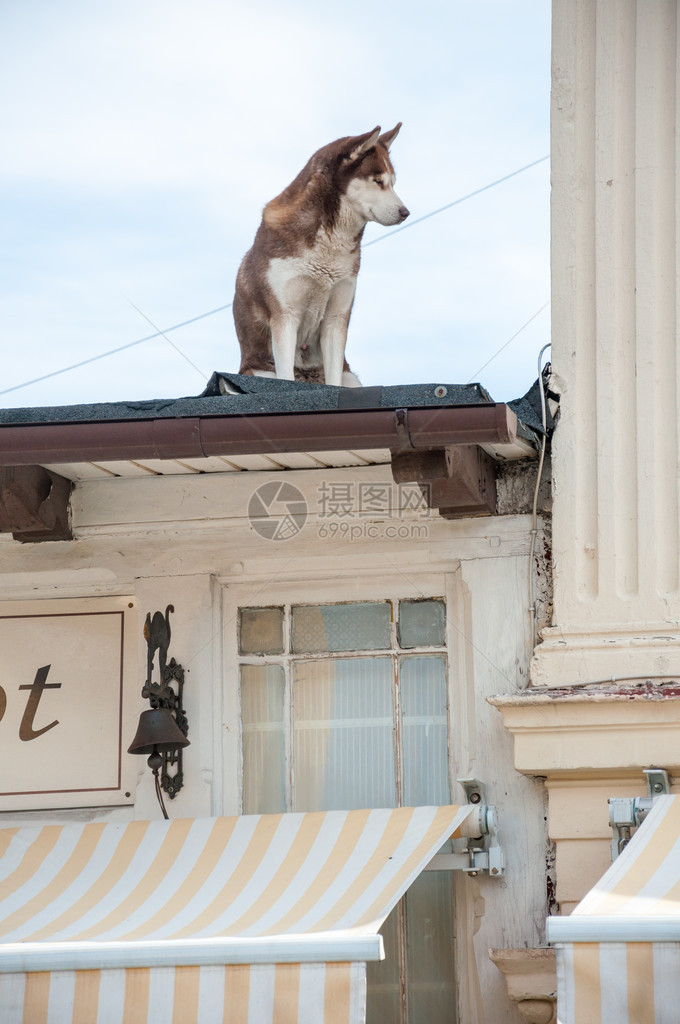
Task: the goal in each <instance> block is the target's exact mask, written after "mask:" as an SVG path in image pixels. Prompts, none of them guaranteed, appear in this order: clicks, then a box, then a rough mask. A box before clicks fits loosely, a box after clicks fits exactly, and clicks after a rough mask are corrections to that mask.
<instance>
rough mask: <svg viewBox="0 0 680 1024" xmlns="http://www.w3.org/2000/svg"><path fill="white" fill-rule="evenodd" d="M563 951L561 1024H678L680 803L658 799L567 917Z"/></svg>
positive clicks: (551, 929) (557, 927)
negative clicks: (616, 856)
mask: <svg viewBox="0 0 680 1024" xmlns="http://www.w3.org/2000/svg"><path fill="white" fill-rule="evenodd" d="M548 939H549V941H550V942H552V943H554V944H555V946H556V948H557V981H558V989H557V1008H558V1024H677V1022H678V1021H680V797H676V796H660V797H657V798H656V800H655V801H654V805H653V807H652V810H651V811H650V813H649V815H648V817H647V819H646V820H645V821H644V822H643V824H642V825H641V826H640V828H639V829H638V830H637V833H636V834H635V836H634V837H633V839H632V840H631V841H630V843H629V844H628V845H627V846H626V848H625V849H624V851H623V853H622V854H621V856H620V857H618V858H617V859H616V861H614V863H613V864H612V866H611V868H609V870H608V871H607V872H606V873H605V874H604V875H603V877H602V878H601V879H600V881H599V882H598V884H597V885H596V886H595V887H594V888H593V889H592V890H591V891H590V892H589V893H588V895H587V896H586V897H585V898H584V899H583V900H582V901H581V902H580V903H579V904H578V906H577V907H576V908H575V910H574V912H573V913H572V914H571V915H569V916H568V917H551V918H548Z"/></svg>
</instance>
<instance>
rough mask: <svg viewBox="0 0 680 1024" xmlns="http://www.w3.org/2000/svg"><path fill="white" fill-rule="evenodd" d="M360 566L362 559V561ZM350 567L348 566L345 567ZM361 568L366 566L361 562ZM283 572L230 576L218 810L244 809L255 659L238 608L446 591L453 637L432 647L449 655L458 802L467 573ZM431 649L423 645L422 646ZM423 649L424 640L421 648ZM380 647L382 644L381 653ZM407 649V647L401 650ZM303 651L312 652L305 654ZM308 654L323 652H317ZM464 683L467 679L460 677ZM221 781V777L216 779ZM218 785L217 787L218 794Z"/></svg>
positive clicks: (453, 785)
mask: <svg viewBox="0 0 680 1024" xmlns="http://www.w3.org/2000/svg"><path fill="white" fill-rule="evenodd" d="M357 568H358V569H359V567H357ZM345 571H347V570H345ZM359 571H360V570H359ZM282 576H283V573H282V572H281V573H280V574H279V575H277V577H276V578H275V579H273V580H270V581H267V580H257V579H253V580H251V581H248V582H240V581H239V583H238V584H228V585H226V586H225V587H224V592H223V614H222V622H223V647H224V674H223V678H224V687H223V693H222V707H221V709H220V710H221V713H222V722H223V729H222V749H221V762H222V772H221V778H222V786H221V787H220V788H222V794H221V799H220V800H219V804H220V806H219V807H218V808H216V810H217V813H223V814H242V813H243V806H242V789H243V763H242V735H241V702H240V686H239V666H240V664H243V663H248V660H249V659H248V656H247V655H240V654H239V651H238V613H239V608H244V607H247V608H264V607H268V606H272V605H297V604H307V605H309V604H339V603H343V602H354V601H358V602H359V601H385V600H391V601H399V600H417V599H419V598H437V597H440V598H443V599H444V600H445V602H446V610H447V614H446V643H445V647H444V648H442V647H438V648H434V647H433V648H432V652H433V653H436V652H439V653H441V652H442V651H444V650H445V652H446V655H447V661H448V679H447V697H448V747H449V749H448V762H449V785H450V792H451V800H452V802H457V801H459V800H462V799H463V793H462V791H460V790H459V787H458V785H457V782H456V780H457V778H458V777H460V775H461V771H462V770H463V771H464V769H462V768H461V764H462V761H461V757H463V758H464V759H465V760H467V758H465V757H464V748H465V746H466V742H465V741H466V733H467V729H466V725H465V723H466V721H467V716H468V706H467V705H468V700H467V686H466V685H465V677H466V672H465V671H464V665H465V660H466V657H467V652H466V650H465V648H466V643H465V641H464V636H465V633H466V630H465V620H466V618H468V613H467V602H466V601H465V593H464V591H465V588H464V586H463V584H462V580H461V577H460V573H451V572H434V573H423V572H415V573H412V572H409V571H408V569H407V568H404V569H396V571H395V572H394V573H390V574H389V575H388V574H385V575H381V576H379V577H375V576H372V577H371V578H370V579H367V578H365V577H362V576H357V577H354V578H347V577H343V578H341V579H337V580H329V579H328V578H326V579H320V578H319V577H318V576H316V577H315V576H312V575H309V576H305V577H304V578H303V579H300V578H299V576H298V578H297V579H289V580H285V579H282ZM423 649H424V648H423ZM419 650H420V648H419ZM378 653H379V652H375V654H376V656H377V655H378ZM401 653H403V654H408V653H409V652H408V651H406V650H405V651H403V652H401ZM302 657H305V656H304V655H303V656H302ZM309 657H316V658H319V657H323V655H322V654H321V655H319V654H317V655H314V656H312V655H310V656H309ZM256 660H257V662H258V664H266V663H268V662H270V663H272V664H274V663H280V661H281V657H280V656H279V655H271V658H269V657H267V656H264V657H258V658H257V659H256ZM459 684H462V685H459ZM215 781H216V782H217V780H215ZM218 792H219V789H217V790H216V796H217V793H218Z"/></svg>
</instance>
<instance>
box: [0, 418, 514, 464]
mask: <svg viewBox="0 0 680 1024" xmlns="http://www.w3.org/2000/svg"><path fill="white" fill-rule="evenodd" d="M516 431H517V417H516V416H515V413H514V412H513V411H512V409H510V408H509V406H507V405H505V404H504V403H485V404H479V405H464V406H446V407H438V408H410V409H368V410H367V409H362V410H347V411H335V410H334V411H330V412H304V413H287V414H267V413H260V414H257V415H251V416H198V417H182V418H172V417H167V418H163V417H157V418H153V419H151V418H150V419H129V420H96V421H91V422H71V423H61V422H60V423H29V424H7V425H6V426H0V465H3V466H20V465H24V466H25V465H34V464H38V465H46V464H47V465H49V464H50V463H60V462H106V461H118V460H132V461H134V460H143V459H182V458H185V459H186V458H195V459H200V458H205V457H208V456H220V455H221V456H229V455H266V454H272V453H275V452H282V453H283V452H305V451H307V452H313V451H344V450H346V449H352V450H355V451H356V450H359V451H361V450H362V449H363V450H365V449H372V448H390V449H392V450H398V451H412V450H418V449H426V448H443V447H446V446H449V445H475V444H494V443H504V442H510V443H511V442H513V441H514V440H515V438H516Z"/></svg>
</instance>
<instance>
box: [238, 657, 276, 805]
mask: <svg viewBox="0 0 680 1024" xmlns="http://www.w3.org/2000/svg"><path fill="white" fill-rule="evenodd" d="M284 690H285V676H284V672H283V668H282V667H281V665H242V666H241V716H242V723H243V724H242V728H243V813H244V814H276V813H278V812H279V811H285V809H286V786H285V775H284V767H285V740H284V730H283V708H284Z"/></svg>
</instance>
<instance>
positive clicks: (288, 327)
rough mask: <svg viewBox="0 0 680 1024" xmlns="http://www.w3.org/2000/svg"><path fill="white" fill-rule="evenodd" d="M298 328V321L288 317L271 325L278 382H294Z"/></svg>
mask: <svg viewBox="0 0 680 1024" xmlns="http://www.w3.org/2000/svg"><path fill="white" fill-rule="evenodd" d="M298 326H299V322H298V320H297V319H296V318H295V317H292V316H290V315H289V316H285V317H281V318H280V319H278V320H276V321H274V322H273V323H272V355H273V357H274V367H275V369H276V376H277V377H278V379H279V380H295V348H296V346H297V336H298Z"/></svg>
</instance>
